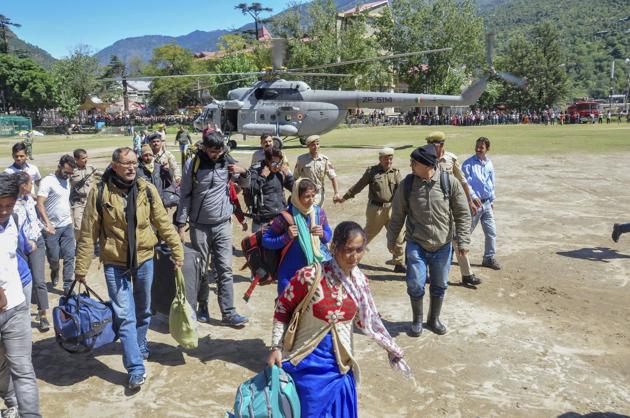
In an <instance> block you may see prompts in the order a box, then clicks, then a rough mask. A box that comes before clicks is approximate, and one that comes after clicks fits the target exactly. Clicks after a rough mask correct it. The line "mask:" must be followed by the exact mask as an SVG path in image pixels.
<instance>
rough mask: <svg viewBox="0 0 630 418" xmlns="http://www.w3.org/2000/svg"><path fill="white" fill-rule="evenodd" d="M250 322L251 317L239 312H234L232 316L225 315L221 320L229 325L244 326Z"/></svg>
mask: <svg viewBox="0 0 630 418" xmlns="http://www.w3.org/2000/svg"><path fill="white" fill-rule="evenodd" d="M248 322H249V319H247V317H246V316H242V315H239V314H237V313H234V314H232V315H230V316H224V317H223V319H222V320H221V324H223V325H226V326H229V327H243V326H245V324H246V323H248Z"/></svg>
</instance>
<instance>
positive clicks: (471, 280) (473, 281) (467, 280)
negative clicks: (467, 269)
mask: <svg viewBox="0 0 630 418" xmlns="http://www.w3.org/2000/svg"><path fill="white" fill-rule="evenodd" d="M462 283H463V284H464V285H467V286H477V285H478V284H481V279H480V278H479V277H477V276H475V275H474V274H471V275H470V276H462Z"/></svg>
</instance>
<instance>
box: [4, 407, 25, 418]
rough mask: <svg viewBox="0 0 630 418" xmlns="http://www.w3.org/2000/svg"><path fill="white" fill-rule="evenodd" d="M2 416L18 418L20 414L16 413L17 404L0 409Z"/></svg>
mask: <svg viewBox="0 0 630 418" xmlns="http://www.w3.org/2000/svg"><path fill="white" fill-rule="evenodd" d="M1 416H2V418H19V416H20V414H19V413H18V408H17V406H12V407H11V408H7V409H5V410H4V411H2V415H1Z"/></svg>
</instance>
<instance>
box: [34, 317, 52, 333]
mask: <svg viewBox="0 0 630 418" xmlns="http://www.w3.org/2000/svg"><path fill="white" fill-rule="evenodd" d="M37 328H38V329H39V332H47V331H48V330H49V329H50V322H48V319H46V317H45V316H44V317H40V318H39V326H38V327H37Z"/></svg>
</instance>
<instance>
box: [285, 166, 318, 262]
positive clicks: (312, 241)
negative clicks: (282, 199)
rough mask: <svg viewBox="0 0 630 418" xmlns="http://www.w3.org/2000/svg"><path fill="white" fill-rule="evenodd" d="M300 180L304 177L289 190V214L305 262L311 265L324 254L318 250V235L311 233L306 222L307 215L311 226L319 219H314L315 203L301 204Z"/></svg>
mask: <svg viewBox="0 0 630 418" xmlns="http://www.w3.org/2000/svg"><path fill="white" fill-rule="evenodd" d="M302 180H304V179H303V178H302V179H298V180H297V181H296V182H295V184H294V185H293V191H292V192H291V205H292V208H291V215H293V219H294V220H295V225H296V226H297V227H298V241H299V242H300V247H301V248H302V252H303V253H304V255H305V256H306V263H307V265H311V264H313V263H319V262H321V261H322V260H323V259H324V256H323V255H322V253H321V250H320V245H321V244H320V241H319V237H318V236H317V235H313V234H311V231H310V229H309V227H308V225H307V224H306V217H307V216H308V217H309V218H310V221H311V222H310V224H311V226H313V225H317V224H318V222H319V219H315V212H316V211H315V205H311V206H309V207H306V206H304V205H303V204H302V202H300V198H299V193H298V191H299V189H300V182H301V181H302Z"/></svg>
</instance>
